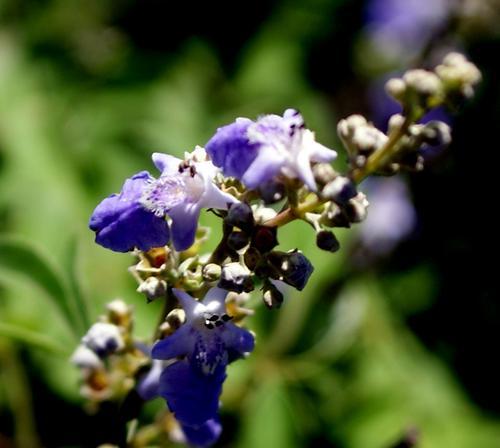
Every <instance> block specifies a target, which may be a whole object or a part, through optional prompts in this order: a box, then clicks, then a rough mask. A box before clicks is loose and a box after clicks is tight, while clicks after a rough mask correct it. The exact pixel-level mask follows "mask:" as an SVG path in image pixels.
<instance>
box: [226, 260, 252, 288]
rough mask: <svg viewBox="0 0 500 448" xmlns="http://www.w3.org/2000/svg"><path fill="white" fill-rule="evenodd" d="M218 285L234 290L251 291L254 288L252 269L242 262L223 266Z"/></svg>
mask: <svg viewBox="0 0 500 448" xmlns="http://www.w3.org/2000/svg"><path fill="white" fill-rule="evenodd" d="M218 286H219V288H222V289H226V290H228V291H234V292H250V291H252V290H253V289H254V286H253V281H252V277H251V273H250V271H249V270H248V269H247V268H246V267H245V266H242V265H241V264H240V263H228V264H226V265H224V266H223V268H222V273H221V277H220V280H219V284H218Z"/></svg>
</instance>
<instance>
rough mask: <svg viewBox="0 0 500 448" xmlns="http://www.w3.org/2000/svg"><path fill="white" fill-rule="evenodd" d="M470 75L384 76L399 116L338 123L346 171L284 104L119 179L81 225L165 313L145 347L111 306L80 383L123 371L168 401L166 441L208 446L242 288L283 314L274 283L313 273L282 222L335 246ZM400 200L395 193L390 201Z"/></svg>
mask: <svg viewBox="0 0 500 448" xmlns="http://www.w3.org/2000/svg"><path fill="white" fill-rule="evenodd" d="M479 76H480V75H479V72H478V71H477V69H476V68H475V66H473V65H472V64H471V63H469V62H468V61H466V60H465V58H463V57H462V56H459V55H453V54H452V55H450V56H448V57H447V58H446V59H445V60H444V62H443V64H442V65H440V66H438V67H437V68H436V70H435V72H428V71H423V70H411V71H409V72H407V73H406V74H405V75H404V76H403V77H402V78H398V79H393V80H391V81H389V83H388V85H387V90H388V92H389V93H390V94H391V95H392V96H393V97H394V98H396V99H397V100H398V101H400V102H401V104H402V106H403V112H404V113H403V115H399V114H396V115H394V116H393V117H392V118H391V120H390V123H389V130H388V132H387V134H386V133H384V132H382V131H380V130H378V129H377V128H375V127H374V126H373V125H372V124H371V123H369V122H368V121H367V120H366V119H365V118H364V117H362V116H360V115H354V116H351V117H348V118H347V119H345V120H342V121H341V122H340V123H339V126H338V133H339V136H340V138H341V140H342V142H343V143H344V146H345V147H346V150H347V153H348V158H349V169H348V172H347V173H344V174H342V173H339V172H337V171H336V170H335V169H334V168H333V167H332V166H331V165H330V162H332V161H333V160H334V159H335V157H336V152H335V151H333V150H332V149H329V148H327V147H325V146H323V145H322V144H320V143H318V142H316V140H315V135H314V133H313V132H312V131H311V130H309V129H308V128H307V127H306V126H305V123H304V119H303V117H302V115H301V114H300V113H299V112H297V111H296V110H293V109H288V110H286V111H285V112H284V114H283V115H282V116H279V115H264V116H261V117H259V118H258V119H257V120H250V119H248V118H238V119H236V120H235V121H234V122H233V123H231V124H228V125H226V126H223V127H221V128H219V129H218V130H217V132H216V133H215V135H213V137H212V138H211V139H210V140H209V141H208V143H207V144H206V147H205V149H203V148H201V147H197V148H196V149H195V150H194V151H193V152H191V153H186V154H185V155H184V158H183V159H179V158H176V157H173V156H170V155H167V154H159V153H155V154H153V163H154V164H155V166H156V168H158V170H159V171H160V175H159V176H158V177H157V178H155V177H153V176H152V175H151V174H149V173H148V172H147V171H141V172H140V173H137V174H135V175H133V176H132V177H131V178H129V179H127V180H126V181H125V183H124V185H123V187H122V190H121V192H120V193H119V194H113V195H111V196H109V197H108V198H106V199H104V200H103V201H102V202H101V203H100V204H99V205H98V206H97V207H96V209H95V210H94V213H93V214H92V216H91V219H90V223H89V226H90V228H91V229H92V230H93V231H94V232H95V234H96V242H97V243H98V244H100V245H101V246H103V247H105V248H108V249H111V250H114V251H117V252H128V251H133V253H134V255H136V256H137V257H138V262H137V264H136V265H135V266H132V267H131V268H130V272H131V273H132V274H133V276H134V277H135V278H136V280H137V281H138V283H139V286H138V289H137V290H138V291H139V292H140V293H142V294H144V295H145V296H146V299H147V300H148V302H150V301H152V300H163V302H164V317H163V318H162V319H161V322H160V323H159V324H158V326H157V327H155V328H154V335H155V336H154V338H153V340H152V341H150V342H148V343H146V344H145V343H143V342H141V341H138V340H134V339H133V338H132V336H131V333H130V330H131V321H132V318H131V315H130V312H129V310H128V308H127V307H126V306H125V305H121V308H123V309H122V310H121V312H120V313H118V311H117V310H118V309H119V308H120V307H119V306H117V305H116V304H115V305H114V306H113V307H112V308H110V310H109V313H108V316H107V317H105V318H103V319H102V320H101V322H99V323H96V324H95V325H94V326H93V327H92V328H91V329H90V330H89V332H88V333H87V335H85V336H84V337H83V339H82V345H81V346H80V347H79V348H78V349H77V351H76V353H75V355H74V358H73V361H74V362H75V364H77V365H78V366H79V367H81V368H82V369H83V370H84V372H85V374H84V380H85V381H86V384H87V386H89V385H90V386H89V387H92V385H93V384H94V383H93V382H92V380H93V379H94V378H95V376H96V373H99V374H100V375H101V376H103V377H105V378H111V377H112V376H113V374H115V375H116V373H114V372H116V371H120V370H121V371H122V373H123V372H125V374H122V376H121V377H120V378H124V379H126V381H124V382H123V383H124V384H125V383H126V385H127V386H126V387H125V388H122V390H125V391H129V392H130V393H132V391H133V392H135V393H136V394H138V395H139V396H140V397H142V399H143V400H148V399H151V398H154V397H157V396H161V397H162V398H163V399H164V400H165V401H166V403H167V406H168V409H169V410H170V413H168V416H169V417H168V419H170V420H169V421H174V422H176V423H175V425H177V426H176V428H177V429H178V434H177V436H175V437H174V436H172V434H170V435H171V437H174V438H175V440H179V433H180V434H181V436H180V438H182V440H184V441H185V442H187V443H188V444H190V445H192V446H200V447H203V446H209V445H212V444H213V443H215V442H216V441H217V439H218V437H219V435H220V433H221V431H222V427H221V423H220V420H219V415H218V410H219V399H220V395H221V393H222V387H223V383H224V381H225V379H226V367H227V366H228V365H229V364H230V363H231V362H233V361H235V360H237V359H240V358H243V357H245V356H246V354H248V353H249V352H251V351H252V350H253V349H254V336H253V334H252V333H251V332H249V331H248V330H246V329H245V328H243V326H242V325H243V324H244V321H245V318H246V317H247V316H249V315H251V314H252V310H249V309H248V308H246V300H247V299H248V297H249V293H251V292H252V291H255V290H257V289H259V290H260V291H261V293H262V299H263V302H264V304H265V305H266V306H267V307H268V308H272V309H274V308H279V307H280V306H281V305H282V303H283V302H284V299H285V295H286V288H284V286H286V287H287V288H288V287H292V288H295V289H296V290H298V291H302V290H303V289H304V288H305V287H306V286H307V283H308V281H309V279H310V277H311V275H312V274H313V270H314V268H313V265H312V264H311V262H310V261H309V260H308V259H307V257H306V256H305V255H304V254H303V253H302V252H301V251H300V250H299V248H285V250H281V249H283V248H278V246H279V238H278V237H279V228H280V227H281V226H284V225H286V224H287V223H289V222H290V221H293V220H296V219H299V220H302V221H304V222H306V223H307V224H309V225H310V226H311V227H312V228H313V229H314V231H315V234H316V244H317V246H318V247H319V248H320V249H322V250H325V251H329V252H335V251H337V250H338V249H339V247H340V245H339V241H338V240H337V238H336V236H335V235H334V233H333V231H332V229H335V228H337V227H350V226H351V225H352V224H354V223H359V222H361V221H363V220H364V219H365V217H366V215H367V208H368V201H367V198H366V196H365V194H364V193H362V192H360V191H358V189H357V184H358V183H360V182H361V181H362V180H363V179H364V178H365V177H367V176H368V175H370V174H374V173H377V174H386V175H387V174H394V173H396V172H398V171H400V170H402V169H405V168H406V169H421V168H422V160H421V151H422V148H424V147H425V146H426V145H427V146H428V145H433V144H443V143H448V142H449V141H450V130H449V127H448V126H447V125H446V124H445V123H442V122H439V121H431V122H428V123H426V124H419V122H418V120H419V119H420V118H421V117H422V115H423V114H425V113H427V112H428V111H429V110H430V109H432V108H433V107H435V106H441V105H453V103H454V102H455V101H456V99H457V98H458V97H468V96H470V95H471V92H472V89H473V86H474V84H475V83H477V81H478V80H479ZM403 199H404V198H403ZM403 199H402V198H401V195H397V196H396V197H391V200H392V203H397V204H396V205H398V204H399V203H401V202H402V201H403ZM375 202H377V201H375ZM202 209H209V210H211V211H212V212H213V213H214V214H215V215H216V216H218V217H219V218H221V225H222V238H221V240H220V242H219V244H218V245H217V247H216V249H215V250H214V251H213V252H212V253H210V254H202V253H200V251H201V249H202V243H203V242H204V241H205V239H206V238H207V235H208V232H207V230H206V229H204V228H203V227H200V226H199V225H198V219H199V216H200V212H201V210H202ZM393 209H394V207H392V208H390V210H389V209H388V210H389V211H388V212H386V211H384V210H382V211H381V213H382V215H385V214H387V213H392V211H391V210H393ZM277 210H279V211H277ZM374 217H375V218H377V216H374ZM376 222H382V219H380V218H379V219H376V220H375V223H376ZM385 222H386V221H384V223H385ZM391 222H392V221H391ZM413 222H414V218H412V219H410V218H408V220H407V221H405V222H402V223H401V226H400V227H401V229H399V231H398V232H396V233H389V234H388V235H389V240H388V242H387V244H388V246H390V247H391V248H392V247H393V244H395V243H393V242H394V241H396V240H398V239H399V238H400V237H402V236H404V235H406V234H408V233H409V232H410V231H411V228H412V225H413ZM384 223H382V224H384ZM384 225H385V224H384ZM372 227H374V230H377V229H376V228H375V227H376V224H372ZM379 227H380V226H379ZM382 227H383V226H382ZM382 231H385V228H384V229H382ZM363 232H365V233H366V231H363ZM375 233H376V232H375ZM366 234H368V233H366ZM379 234H380V231H379ZM377 239H380V238H379V237H377ZM113 310H114V311H113ZM119 316H121V317H120V318H118V317H119ZM127 316H128V317H127ZM117 359H118V360H120V362H115V361H116V360H117ZM113 360H115V361H113ZM94 382H95V381H94ZM108 382H109V381H108ZM107 396H108V397H113V396H117V395H112V394H111V395H110V394H108V395H107ZM174 419H175V420H174ZM175 425H174V426H175ZM167 426H169V427H171V426H172V425H171V424H169V425H167Z"/></svg>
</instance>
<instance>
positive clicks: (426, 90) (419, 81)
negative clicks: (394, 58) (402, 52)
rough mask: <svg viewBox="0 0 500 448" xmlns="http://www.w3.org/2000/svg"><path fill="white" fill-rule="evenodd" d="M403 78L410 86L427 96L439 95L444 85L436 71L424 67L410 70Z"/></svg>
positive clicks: (419, 93)
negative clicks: (423, 68)
mask: <svg viewBox="0 0 500 448" xmlns="http://www.w3.org/2000/svg"><path fill="white" fill-rule="evenodd" d="M403 80H404V82H405V83H406V86H407V87H408V88H410V89H412V90H413V91H414V92H416V93H417V94H418V95H421V96H423V97H425V98H427V97H430V96H436V95H438V94H439V93H440V91H441V87H442V86H441V80H440V79H439V77H438V76H437V75H436V74H435V73H433V72H429V71H427V70H422V69H414V70H408V71H407V72H406V73H405V74H404V75H403Z"/></svg>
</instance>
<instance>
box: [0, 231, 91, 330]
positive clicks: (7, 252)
mask: <svg viewBox="0 0 500 448" xmlns="http://www.w3.org/2000/svg"><path fill="white" fill-rule="evenodd" d="M2 271H3V272H4V273H7V274H8V275H9V276H20V277H22V278H23V279H26V280H27V281H28V282H30V283H32V284H34V285H36V286H38V287H39V288H41V289H42V290H43V291H44V292H45V293H46V294H47V296H48V297H49V298H50V299H52V301H53V302H54V303H55V305H56V306H57V307H58V309H59V310H60V312H61V314H62V316H63V317H64V318H66V321H67V322H68V323H69V325H70V327H71V329H72V330H73V332H74V333H75V336H77V337H80V336H81V335H82V334H83V332H84V331H85V326H84V324H83V321H82V319H81V317H80V315H79V314H78V312H77V311H76V310H75V309H74V304H73V302H72V300H71V297H70V294H69V290H68V287H67V284H66V283H65V281H64V277H63V276H62V275H61V273H60V272H59V270H58V269H57V267H56V266H54V264H53V262H52V261H51V260H50V259H49V258H48V257H47V255H45V254H44V253H42V251H40V250H39V249H37V248H35V247H34V246H33V245H32V244H31V243H28V242H26V241H22V240H20V239H17V238H9V237H0V273H2Z"/></svg>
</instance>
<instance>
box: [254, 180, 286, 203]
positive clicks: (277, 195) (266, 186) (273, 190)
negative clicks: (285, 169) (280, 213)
mask: <svg viewBox="0 0 500 448" xmlns="http://www.w3.org/2000/svg"><path fill="white" fill-rule="evenodd" d="M259 193H260V197H261V198H262V200H263V201H264V203H265V204H274V203H275V202H278V201H281V200H282V199H283V198H284V197H285V194H286V190H285V185H284V184H283V182H280V181H278V180H275V179H271V180H268V181H266V182H264V183H263V184H262V185H261V186H260V187H259Z"/></svg>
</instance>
